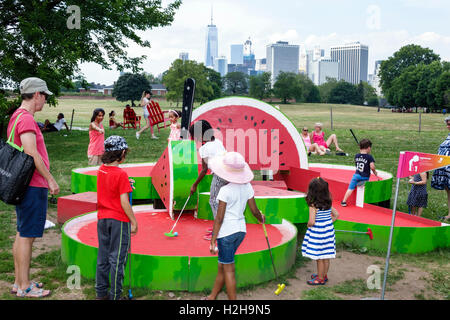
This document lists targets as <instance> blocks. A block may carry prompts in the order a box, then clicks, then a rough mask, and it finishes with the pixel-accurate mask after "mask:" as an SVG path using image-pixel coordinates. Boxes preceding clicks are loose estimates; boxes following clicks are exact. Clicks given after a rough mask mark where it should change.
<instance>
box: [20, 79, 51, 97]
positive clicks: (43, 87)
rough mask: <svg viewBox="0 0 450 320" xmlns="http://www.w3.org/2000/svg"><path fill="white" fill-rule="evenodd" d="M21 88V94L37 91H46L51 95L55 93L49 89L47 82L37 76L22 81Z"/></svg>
mask: <svg viewBox="0 0 450 320" xmlns="http://www.w3.org/2000/svg"><path fill="white" fill-rule="evenodd" d="M19 88H20V93H21V94H24V93H35V92H45V93H46V94H48V95H49V96H50V95H52V94H53V92H51V91H50V90H48V88H47V83H46V82H45V81H44V80H42V79H39V78H36V77H31V78H26V79H23V80H22V82H20V87H19Z"/></svg>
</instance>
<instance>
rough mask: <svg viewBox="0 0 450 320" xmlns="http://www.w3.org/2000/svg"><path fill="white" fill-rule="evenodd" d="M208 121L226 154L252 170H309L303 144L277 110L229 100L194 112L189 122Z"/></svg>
mask: <svg viewBox="0 0 450 320" xmlns="http://www.w3.org/2000/svg"><path fill="white" fill-rule="evenodd" d="M198 120H207V121H208V122H209V123H210V124H211V126H212V127H213V129H214V136H215V137H216V138H218V139H219V140H221V141H222V142H223V144H224V146H225V148H226V149H227V150H228V151H237V152H239V153H241V154H242V155H243V156H244V157H245V160H246V161H247V163H248V164H249V165H250V168H251V169H252V170H263V169H270V170H273V171H275V172H276V171H277V170H289V168H290V167H295V168H303V169H308V157H307V153H306V149H305V146H304V144H303V140H302V138H301V136H300V134H299V132H298V130H297V129H296V128H295V126H294V125H293V124H292V122H291V121H290V120H289V119H288V118H287V117H286V116H285V115H284V114H283V113H282V112H281V111H280V110H278V109H277V108H275V107H273V106H271V105H269V104H267V103H265V102H262V101H259V100H255V99H250V98H240V97H231V98H224V99H217V100H214V101H211V102H208V103H206V104H204V105H202V106H200V107H198V108H197V109H195V110H194V112H193V114H192V122H195V121H198Z"/></svg>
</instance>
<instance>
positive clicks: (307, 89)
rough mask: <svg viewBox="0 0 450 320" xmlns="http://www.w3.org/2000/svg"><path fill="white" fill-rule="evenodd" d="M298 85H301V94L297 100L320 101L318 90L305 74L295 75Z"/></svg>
mask: <svg viewBox="0 0 450 320" xmlns="http://www.w3.org/2000/svg"><path fill="white" fill-rule="evenodd" d="M297 81H298V85H299V86H300V87H301V90H302V94H301V98H300V99H299V100H297V101H298V102H320V92H319V89H318V88H317V86H316V85H315V84H314V82H312V81H311V79H309V78H308V76H307V75H305V74H301V73H300V74H298V75H297Z"/></svg>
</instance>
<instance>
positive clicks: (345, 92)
mask: <svg viewBox="0 0 450 320" xmlns="http://www.w3.org/2000/svg"><path fill="white" fill-rule="evenodd" d="M359 101H360V97H359V96H358V91H357V89H356V86H354V85H353V84H351V83H349V82H346V81H344V80H340V81H338V83H337V84H336V86H335V87H334V88H332V89H331V91H330V95H329V102H330V103H340V104H358V103H359Z"/></svg>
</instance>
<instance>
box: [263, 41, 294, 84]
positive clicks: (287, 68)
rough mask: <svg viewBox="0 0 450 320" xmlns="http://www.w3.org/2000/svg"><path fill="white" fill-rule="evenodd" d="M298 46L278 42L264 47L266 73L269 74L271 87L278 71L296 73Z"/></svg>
mask: <svg viewBox="0 0 450 320" xmlns="http://www.w3.org/2000/svg"><path fill="white" fill-rule="evenodd" d="M299 54H300V46H298V45H290V44H289V43H288V42H284V41H278V42H277V43H274V44H269V45H267V47H266V58H267V72H270V73H271V81H272V85H273V84H274V83H275V81H276V79H277V77H278V75H279V74H280V71H283V72H294V73H298V69H299Z"/></svg>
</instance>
